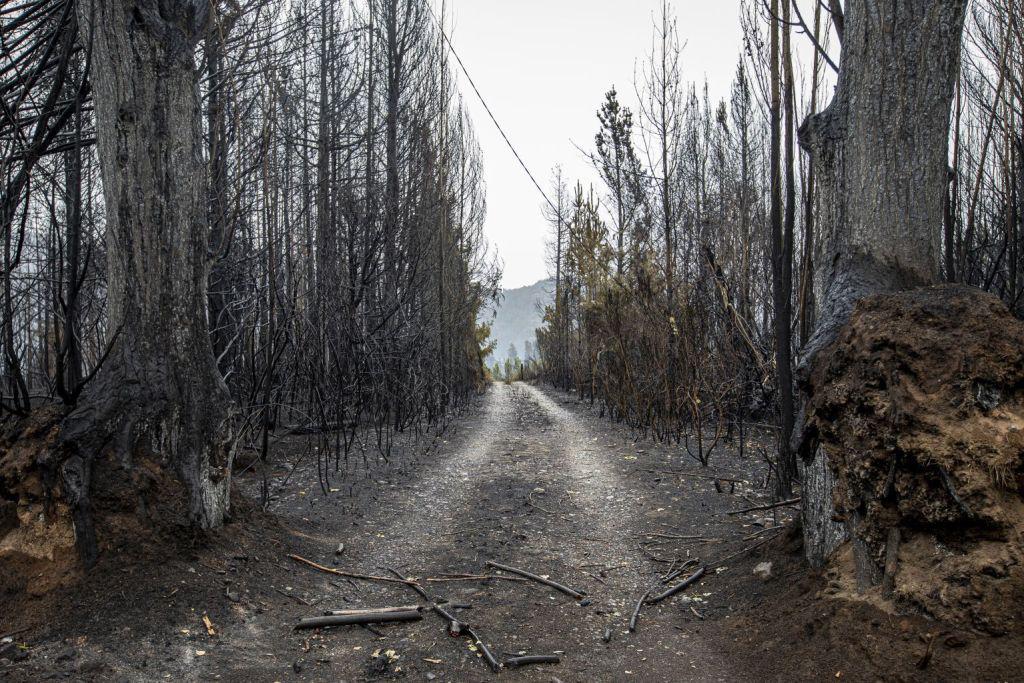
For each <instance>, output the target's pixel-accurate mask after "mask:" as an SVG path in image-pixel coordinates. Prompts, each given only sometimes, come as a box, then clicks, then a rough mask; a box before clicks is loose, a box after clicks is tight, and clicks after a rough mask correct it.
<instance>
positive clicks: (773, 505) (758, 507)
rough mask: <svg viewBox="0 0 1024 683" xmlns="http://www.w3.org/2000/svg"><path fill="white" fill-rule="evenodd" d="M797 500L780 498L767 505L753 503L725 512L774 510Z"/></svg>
mask: <svg viewBox="0 0 1024 683" xmlns="http://www.w3.org/2000/svg"><path fill="white" fill-rule="evenodd" d="M799 502H800V499H799V498H790V499H789V500H780V501H779V502H778V503H771V504H769V505H755V506H754V507H749V508H744V509H742V510H732V511H731V512H727V513H726V514H729V515H742V514H744V513H747V512H758V511H759V510H774V509H775V508H780V507H784V506H786V505H796V504H797V503H799Z"/></svg>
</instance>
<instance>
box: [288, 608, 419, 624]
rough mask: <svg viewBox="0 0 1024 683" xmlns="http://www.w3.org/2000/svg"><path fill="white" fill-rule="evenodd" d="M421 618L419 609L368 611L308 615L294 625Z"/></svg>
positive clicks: (377, 621)
mask: <svg viewBox="0 0 1024 683" xmlns="http://www.w3.org/2000/svg"><path fill="white" fill-rule="evenodd" d="M422 618H423V615H422V614H420V611H419V609H414V610H409V611H406V612H381V611H379V610H378V611H369V612H366V613H363V614H341V615H335V616H322V617H308V618H306V619H302V620H301V621H299V623H298V624H297V625H296V626H295V628H296V629H310V628H323V627H325V626H348V625H355V624H359V625H363V624H386V623H390V622H396V621H419V620H420V619H422Z"/></svg>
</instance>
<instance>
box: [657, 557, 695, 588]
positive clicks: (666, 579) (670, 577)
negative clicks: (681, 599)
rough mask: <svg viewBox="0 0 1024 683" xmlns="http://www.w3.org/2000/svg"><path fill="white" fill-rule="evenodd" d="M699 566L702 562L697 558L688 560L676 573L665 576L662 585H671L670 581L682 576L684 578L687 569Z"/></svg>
mask: <svg viewBox="0 0 1024 683" xmlns="http://www.w3.org/2000/svg"><path fill="white" fill-rule="evenodd" d="M697 564H700V560H698V559H696V558H694V559H690V560H687V561H686V562H684V563H683V564H682V566H680V567H679V568H678V569H676V570H675V571H671V572H669V573H668V574H666V575H665V576H663V577H662V579H661V582H662V583H669V582H670V581H674V580H675V579H677V578H679V577H680V576H682V575H683V572H685V571H686V570H687V569H689V568H690V567H692V566H694V565H697Z"/></svg>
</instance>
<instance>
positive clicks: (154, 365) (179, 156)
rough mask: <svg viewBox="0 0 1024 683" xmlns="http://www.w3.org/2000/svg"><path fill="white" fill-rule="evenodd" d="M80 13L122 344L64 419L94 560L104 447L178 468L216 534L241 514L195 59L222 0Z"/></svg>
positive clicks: (98, 6)
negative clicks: (213, 321)
mask: <svg viewBox="0 0 1024 683" xmlns="http://www.w3.org/2000/svg"><path fill="white" fill-rule="evenodd" d="M78 12H79V20H80V24H81V26H82V36H83V38H84V39H86V40H89V39H91V40H92V44H93V75H92V86H93V92H94V98H95V106H96V129H97V138H98V149H99V158H100V164H101V172H102V178H103V190H104V198H105V204H106V226H107V235H106V241H107V252H108V257H107V258H108V263H107V268H108V270H107V285H108V295H109V300H108V313H109V319H110V330H111V335H112V337H113V347H112V350H111V353H110V355H109V357H108V358H107V360H106V362H105V364H104V366H103V367H102V369H101V371H100V374H99V375H98V376H97V377H96V379H95V380H94V382H93V383H92V384H90V385H89V387H88V388H87V389H86V392H85V394H84V395H83V397H82V401H81V402H80V404H79V407H78V408H76V409H75V410H74V411H73V412H72V413H70V414H69V415H68V417H67V418H66V419H65V421H64V424H63V426H62V434H61V444H62V446H63V448H62V449H60V454H59V456H58V457H59V461H57V462H55V463H53V465H54V468H55V469H56V470H57V471H58V473H59V476H60V484H61V489H62V493H63V494H64V497H65V498H66V499H67V502H68V503H69V504H70V505H71V506H72V510H73V514H74V517H75V533H76V541H77V543H78V547H79V550H80V551H81V553H82V556H83V560H84V561H85V563H86V564H87V565H88V564H91V563H92V562H93V561H95V558H96V552H97V550H96V543H95V534H94V531H93V521H92V513H91V504H90V497H89V490H90V481H91V480H92V479H94V478H97V479H98V478H99V477H101V476H102V471H101V468H100V467H99V466H98V463H99V456H100V455H101V454H106V453H108V452H110V451H108V449H111V448H113V454H114V455H116V457H117V458H118V459H119V461H120V464H121V466H122V467H124V468H126V469H130V468H131V467H132V466H133V462H134V461H136V460H137V459H139V458H143V457H146V458H152V459H153V460H154V461H156V462H157V463H158V464H159V465H160V466H162V467H165V468H168V469H171V470H173V471H174V472H175V473H176V474H177V475H178V477H179V478H180V480H181V482H182V483H183V484H184V487H185V489H186V491H187V497H188V513H189V516H190V518H191V520H192V522H193V523H194V524H195V525H197V526H199V527H202V528H209V527H213V526H216V525H219V524H220V523H221V522H222V521H223V520H224V518H225V515H226V514H227V511H228V506H229V486H230V473H231V460H232V455H233V441H234V439H233V430H232V427H231V416H232V415H231V413H232V411H231V408H230V406H231V403H230V399H229V397H228V393H227V388H226V387H225V385H224V382H223V380H222V378H221V376H220V374H219V372H218V371H217V366H216V362H215V360H214V357H213V352H212V348H211V344H210V337H209V334H208V331H207V320H206V305H207V302H206V283H207V276H208V272H209V254H208V250H207V244H208V240H207V220H206V216H207V204H206V203H207V191H206V177H207V175H206V169H205V166H204V163H203V158H202V135H201V129H200V104H199V97H198V90H197V79H196V67H195V64H194V60H193V53H194V50H195V47H196V45H197V44H198V42H199V41H200V40H201V39H202V37H203V36H204V35H205V31H206V25H207V21H208V18H209V13H210V4H209V2H206V1H202V0H133V1H131V2H121V1H118V2H115V1H114V0H96V1H95V2H82V3H79V5H78ZM94 465H97V467H94Z"/></svg>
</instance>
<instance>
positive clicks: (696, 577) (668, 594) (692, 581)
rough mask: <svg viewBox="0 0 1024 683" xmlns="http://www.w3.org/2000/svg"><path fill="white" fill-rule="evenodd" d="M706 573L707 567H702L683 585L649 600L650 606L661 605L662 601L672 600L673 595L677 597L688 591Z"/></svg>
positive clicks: (673, 587) (680, 584)
mask: <svg viewBox="0 0 1024 683" xmlns="http://www.w3.org/2000/svg"><path fill="white" fill-rule="evenodd" d="M706 571H707V567H701V568H700V569H698V570H697V571H695V572H694V573H692V574H690V576H688V577H687V578H686V579H685V580H684V581H683V582H682V583H679V584H676V585H675V586H672V587H671V588H669V589H668V590H667V591H665V592H664V593H660V594H658V595H655V596H654V597H653V598H649V599H648V600H647V602H648V604H651V605H653V604H656V603H659V602H661V601H662V600H664V599H665V598H670V597H672V596H673V595H675V594H676V593H680V592H682V591H684V590H686V589H687V588H689V587H690V586H692V585H693V584H695V583H697V582H698V581H700V580H701V578H702V577H703V576H704V573H705V572H706Z"/></svg>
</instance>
